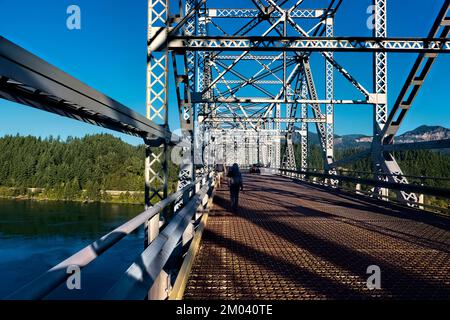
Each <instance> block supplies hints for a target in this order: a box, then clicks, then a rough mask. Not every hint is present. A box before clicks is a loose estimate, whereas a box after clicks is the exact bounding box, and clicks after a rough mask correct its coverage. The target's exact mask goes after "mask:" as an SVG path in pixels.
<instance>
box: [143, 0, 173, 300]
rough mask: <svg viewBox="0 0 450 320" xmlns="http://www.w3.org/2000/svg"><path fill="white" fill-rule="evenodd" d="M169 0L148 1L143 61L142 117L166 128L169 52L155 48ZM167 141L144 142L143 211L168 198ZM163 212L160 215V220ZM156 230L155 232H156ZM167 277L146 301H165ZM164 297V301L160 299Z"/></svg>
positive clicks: (150, 226) (152, 225) (150, 229)
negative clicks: (143, 107)
mask: <svg viewBox="0 0 450 320" xmlns="http://www.w3.org/2000/svg"><path fill="white" fill-rule="evenodd" d="M168 27H169V0H148V33H147V44H148V51H147V54H148V57H147V87H146V108H147V112H146V116H147V118H148V119H150V120H152V121H155V122H160V123H161V124H162V125H163V126H165V127H166V128H168V110H167V109H168V96H169V95H168V90H169V86H168V85H169V56H168V54H169V52H168V49H167V37H163V38H162V39H165V40H163V42H164V43H161V44H160V45H158V44H159V40H158V39H160V38H161V37H160V35H161V34H164V33H166V34H167V33H168ZM169 139H170V137H168V136H166V137H165V139H158V140H147V139H145V144H146V158H145V207H146V208H148V207H150V206H151V205H152V200H153V199H154V198H158V199H159V200H162V199H164V198H166V197H167V194H168V179H169V174H168V162H169ZM165 213H166V212H163V217H164V216H165ZM159 218H160V216H159V215H157V217H156V216H155V218H154V219H151V220H150V221H147V223H146V224H145V227H146V230H145V237H146V240H145V244H144V245H145V247H147V246H148V245H149V244H150V243H151V242H152V241H153V240H154V239H155V238H156V235H157V233H158V232H159V227H160V222H159V220H160V219H159ZM156 229H158V231H156ZM168 280H170V279H169V277H168V275H167V274H166V273H165V272H161V274H160V275H159V276H158V278H157V279H156V281H155V283H154V285H153V286H152V288H151V289H150V291H149V294H148V298H149V299H164V298H165V297H167V294H168V292H167V290H166V289H167V283H169V282H168ZM164 296H165V297H164Z"/></svg>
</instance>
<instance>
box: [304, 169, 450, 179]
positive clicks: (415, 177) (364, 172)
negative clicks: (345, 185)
mask: <svg viewBox="0 0 450 320" xmlns="http://www.w3.org/2000/svg"><path fill="white" fill-rule="evenodd" d="M309 170H318V171H325V169H321V168H309ZM336 170H337V171H343V172H349V173H356V174H370V175H375V173H374V172H370V171H357V170H349V169H345V168H343V169H337V168H336ZM378 175H379V176H389V177H405V178H411V179H421V180H423V179H426V180H443V181H450V178H443V177H428V176H411V175H406V174H396V173H379V174H378Z"/></svg>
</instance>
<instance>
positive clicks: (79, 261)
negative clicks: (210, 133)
mask: <svg viewBox="0 0 450 320" xmlns="http://www.w3.org/2000/svg"><path fill="white" fill-rule="evenodd" d="M194 186H195V184H194V183H190V184H188V185H187V186H185V187H184V188H183V189H180V190H178V191H177V192H175V193H173V194H171V195H170V196H168V197H167V198H166V199H164V200H161V201H160V202H158V203H156V204H155V205H154V206H152V207H150V208H149V209H148V210H146V211H144V212H142V213H141V214H139V215H137V216H136V217H134V218H133V219H131V220H129V221H127V222H125V223H124V224H122V225H121V226H120V227H117V228H116V229H114V230H113V231H111V232H110V233H108V234H106V235H104V236H103V237H101V238H100V239H98V240H96V241H94V242H93V243H91V244H90V245H88V246H86V247H85V248H83V249H81V250H80V251H78V252H77V253H75V254H73V255H72V256H70V257H69V258H67V259H66V260H64V261H62V262H61V263H59V264H57V265H56V266H54V267H53V268H51V269H49V270H48V271H47V272H45V273H44V274H42V275H41V276H39V277H38V278H36V279H34V280H33V281H31V282H29V283H28V284H26V285H25V286H23V287H22V288H20V289H18V290H17V291H15V292H14V293H12V294H11V295H9V296H7V297H6V299H11V300H19V299H20V300H38V299H43V298H44V297H45V296H47V295H48V294H49V293H51V292H52V291H53V290H54V289H56V288H57V287H58V286H59V285H61V284H62V283H63V282H64V281H66V280H67V278H68V277H69V276H70V274H67V272H66V270H67V268H68V267H69V266H74V265H75V266H78V267H80V268H83V267H85V266H87V265H88V264H89V263H91V262H92V261H94V260H95V259H96V258H97V257H98V256H100V255H101V254H102V253H104V252H105V251H107V250H108V249H109V248H111V247H112V246H113V245H115V244H116V243H118V242H119V241H120V240H122V239H123V238H124V237H125V236H127V235H129V234H130V233H132V232H133V231H134V230H136V229H137V228H139V227H140V226H141V225H143V224H144V223H145V222H147V221H148V220H150V219H152V218H153V217H154V216H155V215H156V214H158V213H159V212H160V211H162V210H163V209H164V208H165V207H167V206H168V205H170V204H171V203H172V202H174V201H176V200H178V199H179V198H180V197H182V196H183V194H184V193H185V192H187V191H188V190H190V189H192V188H193V187H194Z"/></svg>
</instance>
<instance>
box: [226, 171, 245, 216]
mask: <svg viewBox="0 0 450 320" xmlns="http://www.w3.org/2000/svg"><path fill="white" fill-rule="evenodd" d="M227 177H228V178H229V180H228V184H229V186H230V202H231V210H232V211H233V212H236V211H237V209H238V206H239V191H243V190H244V184H243V183H242V174H241V171H240V170H239V166H238V164H237V163H234V164H233V165H232V166H231V168H230V170H229V171H228V174H227Z"/></svg>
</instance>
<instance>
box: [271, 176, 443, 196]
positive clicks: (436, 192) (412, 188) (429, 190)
mask: <svg viewBox="0 0 450 320" xmlns="http://www.w3.org/2000/svg"><path fill="white" fill-rule="evenodd" d="M278 170H279V171H282V172H290V173H298V174H302V175H309V176H313V177H320V178H328V179H335V180H340V181H346V182H353V183H360V184H365V185H372V186H376V187H381V188H387V189H392V190H399V191H407V192H414V193H421V194H427V195H431V196H436V197H443V198H450V189H444V188H434V187H428V186H418V185H411V184H402V183H394V182H387V181H379V180H374V179H363V178H353V177H349V176H341V175H332V174H327V173H317V172H311V171H301V170H289V169H278Z"/></svg>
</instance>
